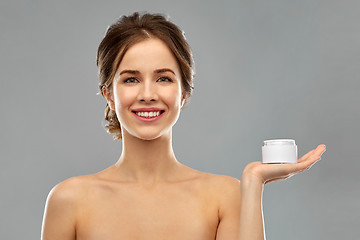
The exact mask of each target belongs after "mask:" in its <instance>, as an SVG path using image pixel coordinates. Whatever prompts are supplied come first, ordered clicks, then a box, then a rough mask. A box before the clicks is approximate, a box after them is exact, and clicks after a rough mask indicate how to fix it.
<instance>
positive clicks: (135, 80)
mask: <svg viewBox="0 0 360 240" xmlns="http://www.w3.org/2000/svg"><path fill="white" fill-rule="evenodd" d="M137 82H139V81H138V80H137V79H136V78H134V77H130V78H127V79H125V80H124V83H137Z"/></svg>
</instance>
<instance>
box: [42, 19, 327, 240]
mask: <svg viewBox="0 0 360 240" xmlns="http://www.w3.org/2000/svg"><path fill="white" fill-rule="evenodd" d="M97 64H98V67H99V77H100V84H99V86H100V91H101V93H102V94H103V96H104V97H105V98H106V100H107V103H108V104H107V107H106V110H105V119H106V120H107V121H108V124H107V125H106V128H107V130H108V132H109V133H117V135H116V136H115V139H121V140H122V153H121V156H120V158H119V160H118V161H117V162H116V163H115V164H114V165H113V166H110V167H109V168H107V169H105V170H103V171H101V172H99V173H96V174H93V175H87V176H80V177H74V178H70V179H68V180H66V181H64V182H62V183H60V184H58V185H57V186H55V187H54V189H53V190H52V191H51V192H50V194H49V197H48V200H47V204H46V210H45V215H44V222H43V229H42V239H43V240H50V239H51V240H56V239H61V240H68V239H86V240H92V239H106V240H111V239H181V240H184V239H187V240H189V239H197V240H198V239H204V240H209V239H216V240H232V239H233V240H235V239H246V240H252V239H264V230H263V229H264V227H263V216H262V191H263V186H264V185H265V183H268V182H271V181H276V180H280V179H286V178H287V177H289V176H291V175H293V174H296V173H298V172H301V171H303V170H305V169H308V168H310V167H311V166H312V165H313V164H314V163H315V162H316V161H318V160H319V159H320V156H321V154H322V153H323V152H324V151H325V146H324V145H319V146H318V147H317V148H316V149H314V150H312V151H310V152H309V153H307V154H306V155H305V156H303V157H302V158H301V159H299V163H297V164H270V165H265V164H262V163H260V162H253V163H250V164H249V165H247V166H246V168H245V170H244V171H243V174H242V177H241V181H239V180H237V179H235V178H232V177H229V176H222V175H214V174H209V173H203V172H199V171H196V170H194V169H191V168H189V167H187V166H185V165H183V164H181V163H179V162H178V161H177V160H176V158H175V155H174V152H173V149H172V143H171V140H172V127H173V125H174V124H175V122H176V121H177V119H178V117H179V114H180V111H181V108H182V107H183V106H184V105H185V104H186V102H187V101H188V100H189V98H190V96H191V93H192V88H193V87H192V86H193V84H192V81H193V60H192V55H191V51H190V47H189V46H188V44H187V42H186V40H185V38H184V36H183V34H182V32H181V30H180V29H179V28H178V27H177V26H176V25H174V24H173V23H171V22H169V21H168V20H166V19H165V18H164V17H163V16H161V15H153V14H144V15H140V14H138V13H134V14H133V15H131V16H124V17H122V18H121V19H120V20H119V21H118V22H116V23H115V24H113V25H112V26H110V28H109V29H108V31H107V33H106V35H105V37H104V39H103V40H102V42H101V43H100V46H99V49H98V56H97Z"/></svg>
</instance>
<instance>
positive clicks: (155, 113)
mask: <svg viewBox="0 0 360 240" xmlns="http://www.w3.org/2000/svg"><path fill="white" fill-rule="evenodd" d="M131 112H132V113H134V114H136V115H137V116H139V117H142V118H147V119H151V118H156V117H159V116H161V115H162V114H163V113H164V112H165V111H164V110H158V111H131Z"/></svg>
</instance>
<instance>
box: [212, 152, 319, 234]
mask: <svg viewBox="0 0 360 240" xmlns="http://www.w3.org/2000/svg"><path fill="white" fill-rule="evenodd" d="M324 151H325V145H319V146H318V147H317V148H316V149H314V150H312V151H310V152H308V153H307V154H305V155H304V156H303V157H302V158H300V159H299V160H298V163H292V164H262V163H261V162H252V163H250V164H248V165H247V166H246V167H245V169H244V171H243V174H242V176H241V182H239V181H238V180H236V181H235V180H231V181H229V182H228V183H226V184H224V185H223V186H224V187H223V189H224V190H223V191H222V194H221V195H222V197H221V201H220V209H219V217H220V223H219V226H218V230H217V235H216V240H264V239H265V231H264V220H263V211H262V193H263V188H264V185H265V184H266V183H269V182H272V181H278V180H283V179H286V178H288V177H290V176H292V175H294V174H296V173H299V172H302V171H304V170H307V169H309V168H310V167H311V166H312V165H313V164H315V163H316V162H317V161H318V160H320V157H321V155H322V154H323V153H324Z"/></svg>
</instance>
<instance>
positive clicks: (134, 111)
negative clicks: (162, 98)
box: [131, 107, 165, 122]
mask: <svg viewBox="0 0 360 240" xmlns="http://www.w3.org/2000/svg"><path fill="white" fill-rule="evenodd" d="M136 112H160V115H159V116H156V117H151V118H146V117H141V116H139V115H137V114H136ZM164 112H165V111H164V110H163V109H161V108H155V107H151V108H136V109H133V110H131V113H132V114H134V116H135V117H136V118H137V119H139V120H140V121H143V122H155V121H157V120H158V119H160V118H161V117H162V116H163V115H164Z"/></svg>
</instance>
